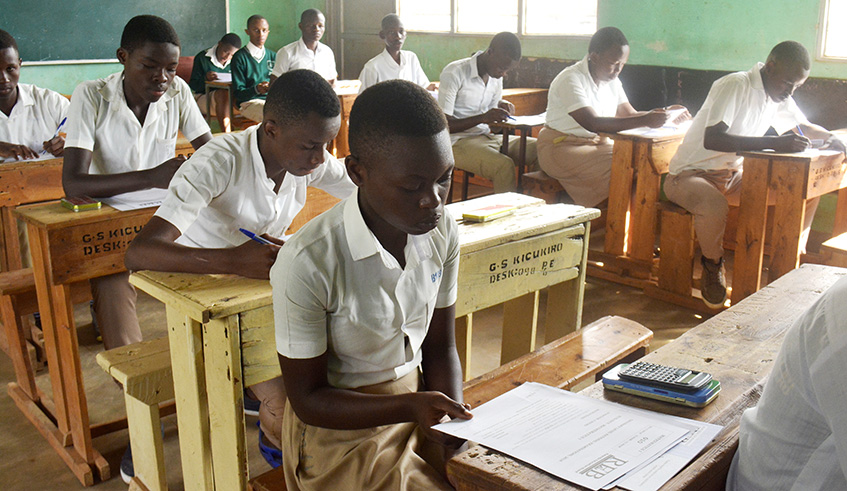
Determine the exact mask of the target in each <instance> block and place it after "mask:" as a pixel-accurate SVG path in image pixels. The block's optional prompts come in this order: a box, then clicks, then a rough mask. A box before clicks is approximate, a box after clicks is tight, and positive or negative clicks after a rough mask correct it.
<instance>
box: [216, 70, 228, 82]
mask: <svg viewBox="0 0 847 491" xmlns="http://www.w3.org/2000/svg"><path fill="white" fill-rule="evenodd" d="M217 76H218V78H217V79H215V81H216V82H232V74H231V73H226V72H218V74H217Z"/></svg>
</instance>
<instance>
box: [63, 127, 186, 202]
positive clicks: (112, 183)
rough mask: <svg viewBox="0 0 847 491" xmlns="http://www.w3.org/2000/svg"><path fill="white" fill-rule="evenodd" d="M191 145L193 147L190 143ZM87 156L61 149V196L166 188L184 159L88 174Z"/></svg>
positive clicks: (80, 151)
mask: <svg viewBox="0 0 847 491" xmlns="http://www.w3.org/2000/svg"><path fill="white" fill-rule="evenodd" d="M201 138H202V137H201ZM195 141H196V140H195ZM191 144H192V145H193V144H194V141H192V142H191ZM91 155H92V154H91V151H90V150H85V149H82V148H76V147H69V148H66V149H65V162H64V164H63V166H62V187H64V189H65V195H67V196H93V197H107V196H114V195H116V194H121V193H128V192H130V191H138V190H141V189H149V188H167V187H168V183H169V182H170V181H171V178H172V177H173V175H174V173H175V172H176V171H177V169H179V166H180V165H182V163H183V162H185V157H176V158H173V159H170V160H167V161H165V162H163V163H162V164H160V165H158V166H156V167H154V168H152V169H147V170H140V171H135V172H123V173H120V174H89V173H88V170H89V168H90V167H91Z"/></svg>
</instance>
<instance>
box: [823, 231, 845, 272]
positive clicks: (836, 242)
mask: <svg viewBox="0 0 847 491" xmlns="http://www.w3.org/2000/svg"><path fill="white" fill-rule="evenodd" d="M821 254H822V255H823V257H824V263H825V264H828V265H830V266H839V267H841V268H847V233H843V234H841V235H836V236H835V237H833V238H831V239H829V240H827V241H826V242H824V243H823V244H821Z"/></svg>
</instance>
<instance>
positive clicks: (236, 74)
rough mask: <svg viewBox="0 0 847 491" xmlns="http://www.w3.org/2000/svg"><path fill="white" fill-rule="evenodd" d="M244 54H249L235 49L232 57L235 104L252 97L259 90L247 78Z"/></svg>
mask: <svg viewBox="0 0 847 491" xmlns="http://www.w3.org/2000/svg"><path fill="white" fill-rule="evenodd" d="M244 56H250V53H249V52H247V51H246V50H245V51H237V52H236V53H235V55H233V59H232V64H231V66H232V91H233V92H234V93H235V101H236V103H237V104H236V105H238V104H241V103H242V102H246V101H249V100H250V99H254V98H255V97H256V95H258V94H259V92H257V91H256V86H254V85H252V81H250V80H248V78H247V60H246V59H245V58H244Z"/></svg>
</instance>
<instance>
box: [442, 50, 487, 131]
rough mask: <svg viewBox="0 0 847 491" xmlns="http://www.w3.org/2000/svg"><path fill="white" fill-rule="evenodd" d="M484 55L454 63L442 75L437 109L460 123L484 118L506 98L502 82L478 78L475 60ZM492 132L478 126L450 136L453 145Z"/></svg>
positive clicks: (484, 125)
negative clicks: (438, 107)
mask: <svg viewBox="0 0 847 491" xmlns="http://www.w3.org/2000/svg"><path fill="white" fill-rule="evenodd" d="M481 54H482V51H478V52H477V53H476V54H474V55H473V56H471V57H470V58H464V59H461V60H457V61H454V62H452V63H450V64H449V65H447V66H446V67H444V70H442V71H441V77H440V78H441V80H440V81H439V86H438V105H439V106H441V110H442V111H444V114H447V115H450V116H453V117H454V118H457V119H463V118H469V117H471V116H476V115H479V114H483V113H484V112H486V111H488V110H489V109H493V108H495V107H497V103H498V102H500V99H501V98H502V95H503V79H501V78H494V77H488V83H485V82H484V81H483V79H482V77H481V76H480V75H479V68H478V67H477V64H476V59H477V58H478V57H479V55H481ZM489 133H491V129H490V128H489V127H488V125H487V124H483V123H481V124H478V125H476V126H474V127H473V128H469V129H467V130H465V131H463V132H461V133H451V134H450V141H451V143H456V142H457V141H459V140H461V139H462V138H465V137H467V136H473V135H487V134H489Z"/></svg>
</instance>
